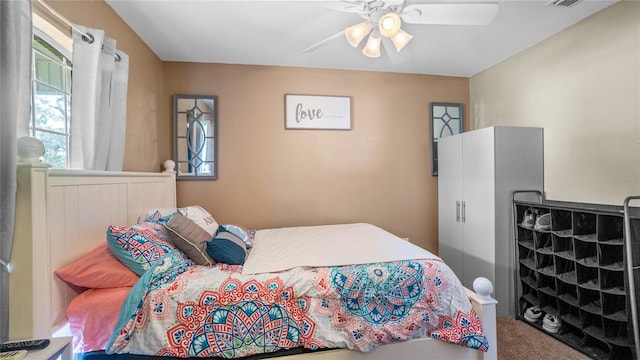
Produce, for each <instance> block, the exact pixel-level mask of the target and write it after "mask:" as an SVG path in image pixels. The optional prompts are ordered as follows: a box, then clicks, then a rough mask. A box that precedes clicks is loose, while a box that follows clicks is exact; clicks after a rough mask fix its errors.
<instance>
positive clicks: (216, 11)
mask: <svg viewBox="0 0 640 360" xmlns="http://www.w3.org/2000/svg"><path fill="white" fill-rule="evenodd" d="M106 2H107V3H108V4H109V5H110V6H111V7H112V8H113V9H114V11H115V12H116V13H117V14H118V15H119V16H120V17H121V18H122V19H123V20H124V21H125V22H126V23H127V24H129V26H130V27H131V28H132V29H133V30H134V31H135V32H136V33H137V34H138V35H139V36H140V38H142V40H143V41H144V42H145V43H146V44H147V45H148V46H149V47H150V48H151V49H152V50H153V51H154V52H155V53H156V54H157V55H158V57H160V59H162V60H164V61H186V62H204V63H229V64H247V65H272V66H294V67H313V68H326V69H347V70H367V71H386V72H400V73H413V74H433V75H447V76H463V77H470V76H473V75H475V74H477V73H478V72H481V71H482V70H484V69H487V68H488V67H490V66H492V65H494V64H497V63H499V62H500V61H502V60H504V59H506V58H508V57H510V56H512V55H514V54H516V53H518V52H520V51H522V50H524V49H526V48H528V47H530V46H532V45H534V44H536V43H538V42H540V41H542V40H544V39H546V38H548V37H550V36H552V35H553V34H555V33H557V32H559V31H561V30H563V29H565V28H567V27H569V26H571V25H573V24H575V23H577V22H579V21H580V20H582V19H584V18H586V17H588V16H590V15H592V14H594V13H596V12H598V11H600V10H602V9H604V8H606V7H608V6H610V5H612V4H614V3H615V2H617V0H579V1H578V2H577V3H575V4H573V5H571V6H569V7H559V6H553V5H548V3H549V0H533V1H531V0H529V1H528V0H462V1H452V0H441V1H411V0H408V1H407V4H417V3H429V2H437V3H446V2H452V3H464V2H466V3H468V2H494V3H498V4H499V8H498V13H497V15H496V17H495V19H494V20H493V21H492V22H491V23H490V24H489V25H486V26H461V25H417V24H403V27H402V28H403V29H404V30H405V31H407V32H408V33H410V34H412V35H413V36H414V37H413V40H412V41H411V42H410V43H409V44H408V45H407V47H406V48H405V49H403V50H402V51H401V52H400V53H399V54H397V55H396V57H394V58H393V59H391V58H390V57H389V56H388V55H387V54H386V53H385V51H383V52H382V56H380V57H379V58H376V59H372V58H368V57H366V56H364V55H363V54H362V52H361V49H362V46H363V44H364V41H363V43H362V44H360V47H359V48H357V49H356V48H352V47H351V46H350V45H349V44H348V43H347V41H346V39H345V38H344V36H338V37H336V38H335V39H334V40H332V41H330V42H328V43H327V44H326V45H324V46H322V47H320V48H318V49H316V50H314V51H311V52H308V53H302V51H303V50H304V49H306V48H308V47H310V46H312V45H313V44H315V43H317V42H319V41H321V40H323V39H326V38H327V37H329V36H332V35H334V34H336V33H338V32H340V31H342V30H344V29H345V28H346V27H348V26H351V25H354V24H356V23H359V22H361V21H362V18H361V17H360V16H359V15H357V14H354V13H347V12H342V11H338V10H333V9H329V8H328V7H327V6H320V5H318V4H317V2H318V1H315V2H311V1H303V0H299V1H293V0H288V1H287V0H285V1H282V0H281V1H271V0H261V1H246V0H235V1H222V0H106ZM584 41H589V39H584ZM392 60H393V61H392Z"/></svg>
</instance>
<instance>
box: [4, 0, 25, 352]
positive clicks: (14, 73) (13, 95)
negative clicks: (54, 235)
mask: <svg viewBox="0 0 640 360" xmlns="http://www.w3.org/2000/svg"><path fill="white" fill-rule="evenodd" d="M31 42H32V22H31V3H30V1H29V0H11V1H0V342H5V341H7V340H8V338H9V269H8V264H9V260H10V257H11V247H12V246H13V241H14V239H13V233H14V226H15V203H16V186H17V183H16V165H17V139H18V136H25V135H28V128H29V113H30V97H31V47H32V45H31Z"/></svg>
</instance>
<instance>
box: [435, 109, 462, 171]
mask: <svg viewBox="0 0 640 360" xmlns="http://www.w3.org/2000/svg"><path fill="white" fill-rule="evenodd" d="M462 114H463V113H462V104H451V103H431V175H438V140H439V139H440V138H443V137H447V136H451V135H456V134H460V133H461V132H462V122H463V118H462Z"/></svg>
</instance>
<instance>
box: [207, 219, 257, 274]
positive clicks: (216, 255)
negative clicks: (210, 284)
mask: <svg viewBox="0 0 640 360" xmlns="http://www.w3.org/2000/svg"><path fill="white" fill-rule="evenodd" d="M207 254H209V256H211V258H212V259H213V260H215V261H217V262H221V263H225V264H229V265H243V264H244V260H245V258H246V257H247V246H246V245H245V243H244V241H242V238H240V237H239V236H237V235H236V234H234V233H233V232H230V231H228V230H226V229H225V227H224V226H220V227H218V231H217V232H216V235H215V236H214V237H213V239H211V240H210V241H209V242H207Z"/></svg>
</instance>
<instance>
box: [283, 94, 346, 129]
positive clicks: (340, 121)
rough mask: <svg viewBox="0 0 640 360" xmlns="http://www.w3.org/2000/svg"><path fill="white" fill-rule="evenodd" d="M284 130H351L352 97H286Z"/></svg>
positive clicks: (291, 95) (289, 95)
mask: <svg viewBox="0 0 640 360" xmlns="http://www.w3.org/2000/svg"><path fill="white" fill-rule="evenodd" d="M284 109H285V114H284V119H285V120H284V128H285V129H316V130H351V97H349V96H328V95H294V94H285V96H284Z"/></svg>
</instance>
